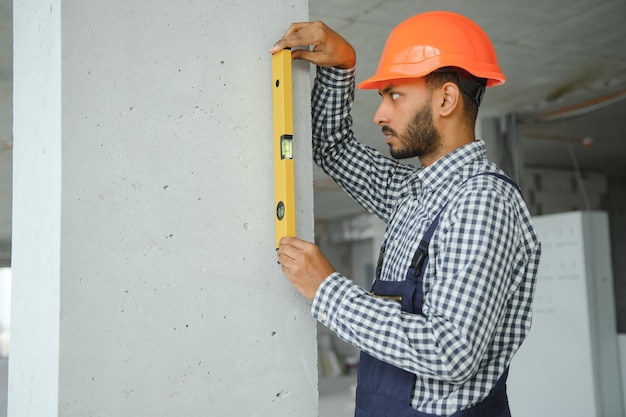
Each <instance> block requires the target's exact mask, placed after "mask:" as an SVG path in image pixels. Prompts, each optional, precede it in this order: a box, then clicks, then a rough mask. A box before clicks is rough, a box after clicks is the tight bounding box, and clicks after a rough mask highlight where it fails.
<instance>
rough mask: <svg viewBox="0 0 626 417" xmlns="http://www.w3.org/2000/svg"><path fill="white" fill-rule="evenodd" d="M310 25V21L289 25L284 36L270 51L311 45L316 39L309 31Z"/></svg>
mask: <svg viewBox="0 0 626 417" xmlns="http://www.w3.org/2000/svg"><path fill="white" fill-rule="evenodd" d="M310 25H311V23H310V22H301V23H293V24H292V25H291V26H289V29H287V31H286V32H285V33H284V35H283V37H282V38H281V39H280V40H278V41H277V42H276V43H275V44H274V45H273V46H272V48H271V49H270V52H271V53H276V52H278V51H280V50H282V49H285V48H297V47H301V46H309V45H311V44H312V43H313V42H314V39H313V37H312V36H310V35H309V31H307V30H306V29H307V28H308V27H309V26H310Z"/></svg>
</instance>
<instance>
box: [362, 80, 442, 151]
mask: <svg viewBox="0 0 626 417" xmlns="http://www.w3.org/2000/svg"><path fill="white" fill-rule="evenodd" d="M380 95H381V96H382V103H381V104H380V106H379V108H378V110H377V112H376V114H375V115H374V121H375V122H376V123H377V124H378V125H381V126H382V131H383V134H384V135H385V142H386V143H387V144H388V145H389V152H390V153H391V156H392V157H394V158H396V159H406V158H412V157H415V156H417V157H419V158H422V157H424V156H428V155H432V154H434V153H435V152H436V151H437V149H438V148H439V147H440V142H441V141H440V137H439V132H438V131H437V129H436V127H435V125H434V123H433V113H432V107H431V106H432V92H430V91H429V90H428V89H427V88H426V86H425V85H424V81H423V79H419V80H404V81H396V82H394V83H393V84H389V85H387V86H386V87H385V88H383V89H382V90H380Z"/></svg>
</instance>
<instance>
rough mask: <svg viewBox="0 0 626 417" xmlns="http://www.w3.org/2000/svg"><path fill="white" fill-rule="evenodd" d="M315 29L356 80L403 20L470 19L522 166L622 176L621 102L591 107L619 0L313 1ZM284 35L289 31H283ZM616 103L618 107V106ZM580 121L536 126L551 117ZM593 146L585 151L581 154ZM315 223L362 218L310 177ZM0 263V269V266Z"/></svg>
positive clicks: (3, 227)
mask: <svg viewBox="0 0 626 417" xmlns="http://www.w3.org/2000/svg"><path fill="white" fill-rule="evenodd" d="M309 4H310V14H311V19H312V20H317V19H320V20H323V21H325V22H326V23H327V24H328V25H329V26H331V27H333V28H334V29H335V30H336V31H338V32H339V33H340V34H342V35H343V36H344V37H345V38H346V39H347V40H348V41H349V42H351V43H352V44H353V46H354V47H355V49H356V52H357V68H358V70H357V80H358V81H359V80H362V79H364V78H366V77H367V76H369V75H371V74H372V73H373V72H374V70H375V67H376V64H377V62H378V57H379V54H380V52H381V50H382V47H383V44H384V42H385V39H386V38H387V35H388V34H389V31H390V30H391V29H392V28H393V27H395V26H396V25H397V24H398V23H399V22H401V21H402V20H403V19H405V18H407V17H409V16H412V15H414V14H417V13H420V12H423V11H427V10H432V9H434V8H437V9H443V10H452V11H456V12H459V13H461V14H464V15H466V16H468V17H470V18H471V19H473V20H475V21H476V22H477V23H478V24H479V25H480V26H482V27H483V29H484V30H485V31H486V32H487V34H488V35H489V36H490V38H491V39H492V41H493V43H494V46H495V49H496V52H497V54H498V60H499V62H500V66H501V68H502V70H503V72H504V73H505V74H506V76H507V83H506V84H505V85H503V86H501V87H497V88H493V89H489V90H488V91H487V94H486V95H485V99H484V102H483V105H482V106H481V115H482V117H484V116H488V117H489V116H494V117H497V116H504V115H507V114H517V115H519V116H520V120H522V121H525V122H526V123H522V124H520V138H521V151H522V158H523V160H524V162H525V163H526V164H529V165H536V166H548V167H558V168H568V169H571V168H572V167H573V163H574V162H573V159H572V153H573V154H574V155H575V158H576V162H577V164H578V166H579V167H580V168H581V169H583V170H594V171H600V172H605V173H607V174H610V175H626V171H625V170H624V168H623V161H626V124H625V123H623V121H622V119H623V118H624V116H625V115H626V99H621V100H620V99H617V100H616V101H615V102H614V103H613V104H610V105H606V106H604V107H603V108H601V109H598V110H595V111H591V110H592V109H593V107H592V106H591V105H590V103H591V101H590V100H596V101H599V102H600V103H601V104H602V105H605V104H607V103H610V101H609V100H607V99H606V97H607V96H609V95H610V94H616V93H618V94H619V93H623V92H625V91H626V24H624V21H625V20H626V1H624V0H604V1H602V2H598V1H592V0H550V1H545V0H524V1H523V2H521V1H517V0H500V1H497V2H496V1H493V0H468V1H459V0H454V1H451V0H439V1H436V2H435V1H432V0H431V1H426V0H405V1H402V0H310V2H309ZM285 29H286V28H285ZM11 31H12V2H11V0H0V265H2V263H3V262H5V263H6V262H7V260H8V255H9V250H8V247H9V245H10V236H11V170H12V167H11V155H12V152H11V149H10V148H11V143H12V135H11V131H12V127H11V126H12V115H11V103H12V35H11ZM625 96H626V94H622V95H621V96H620V97H618V98H624V97H625ZM377 104H378V95H377V94H376V93H375V92H372V91H357V94H356V98H355V104H354V110H353V118H354V131H355V134H356V135H357V138H359V140H360V141H362V142H363V143H365V144H367V145H370V146H372V147H375V148H378V149H380V150H381V151H383V152H387V149H386V145H384V141H383V138H382V135H381V133H380V129H378V128H377V127H375V125H374V124H373V122H372V115H373V114H374V111H375V109H376V106H377ZM572 106H574V108H577V107H580V108H581V109H582V112H583V113H585V115H583V116H579V117H576V118H569V119H562V120H557V121H552V122H542V123H537V122H536V119H538V118H540V117H543V116H546V115H549V114H551V113H552V112H560V113H563V112H564V111H565V110H567V111H566V112H565V114H570V115H571V114H573V113H572V112H571V111H570V110H571V109H570V108H571V107H572ZM583 138H592V139H593V145H592V146H583V144H582V143H581V142H582V139H583ZM315 201H316V202H315V213H316V217H317V218H320V219H328V218H334V217H341V216H346V215H350V214H355V213H359V212H361V210H360V209H359V208H358V207H356V206H355V205H354V204H353V203H352V202H351V201H350V200H349V199H348V198H347V197H346V196H345V195H344V194H343V193H342V192H340V191H339V190H338V189H337V188H336V187H335V186H334V184H333V183H332V182H331V181H330V180H329V179H328V178H326V177H325V176H324V175H323V174H321V173H320V172H319V171H316V172H315ZM3 259H4V261H3Z"/></svg>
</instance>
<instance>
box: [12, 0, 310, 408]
mask: <svg viewBox="0 0 626 417" xmlns="http://www.w3.org/2000/svg"><path fill="white" fill-rule="evenodd" d="M14 13H15V51H16V52H15V53H16V55H15V72H14V73H15V75H14V76H15V106H14V120H15V129H14V130H15V151H14V153H15V161H14V162H15V176H14V189H15V193H14V211H13V212H14V213H15V216H14V240H13V310H12V326H11V329H12V339H11V358H10V366H9V374H10V375H9V381H10V383H9V408H8V415H9V416H11V417H18V416H19V417H26V416H42V417H43V416H57V415H59V416H86V415H98V416H115V417H123V416H137V415H145V416H148V415H149V416H172V415H185V416H200V415H202V416H206V415H214V416H220V417H224V416H238V417H239V416H244V415H246V416H286V415H298V416H315V415H317V411H316V410H317V388H316V387H317V369H316V350H315V323H314V321H313V320H312V319H311V318H310V314H309V311H308V310H309V305H308V303H306V302H305V301H304V300H303V299H302V298H301V297H300V296H299V295H298V294H297V293H296V292H295V291H294V290H293V289H292V288H291V286H290V285H289V284H288V282H287V280H286V279H285V278H284V277H283V275H282V273H281V271H280V268H279V266H278V265H277V264H276V259H275V248H274V220H273V219H274V208H273V168H272V163H273V159H272V131H271V120H272V106H271V65H270V62H271V60H270V55H269V54H268V53H267V50H268V49H269V47H270V46H271V45H272V43H273V42H274V41H275V40H276V39H278V38H279V37H280V35H281V34H282V33H283V31H284V30H285V29H286V27H287V25H288V23H289V22H291V21H294V20H304V19H306V18H307V4H306V2H304V1H301V2H295V3H294V2H289V3H287V2H281V1H275V0H263V1H252V0H247V1H241V0H240V1H231V2H222V1H217V0H213V1H204V0H192V1H187V2H168V1H165V0H156V1H155V0H150V1H134V2H127V1H122V0H113V1H108V2H100V1H95V0H87V1H86V0H80V1H79V0H73V1H63V2H61V1H60V0H54V1H52V2H43V1H25V0H24V1H16V2H15V4H14ZM308 69H309V68H308V65H303V64H298V65H296V67H295V68H294V85H295V87H294V102H295V119H296V125H295V143H294V147H295V152H296V167H297V168H296V170H297V172H296V193H297V201H296V204H297V207H298V233H299V235H300V236H301V237H303V238H308V239H312V237H313V213H312V207H313V204H312V187H311V184H312V175H311V162H310V145H309V140H308V137H309V136H310V131H309V123H310V119H309V111H310V110H309V109H310V105H309V100H308V97H309V72H308Z"/></svg>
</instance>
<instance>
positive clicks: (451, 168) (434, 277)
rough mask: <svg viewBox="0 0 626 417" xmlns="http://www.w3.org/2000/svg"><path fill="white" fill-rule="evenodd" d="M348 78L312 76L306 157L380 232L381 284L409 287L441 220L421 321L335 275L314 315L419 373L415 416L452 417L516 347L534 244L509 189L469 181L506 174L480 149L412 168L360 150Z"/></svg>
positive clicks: (498, 182)
mask: <svg viewBox="0 0 626 417" xmlns="http://www.w3.org/2000/svg"><path fill="white" fill-rule="evenodd" d="M354 74H355V72H354V70H353V69H352V70H339V69H335V68H318V69H317V77H316V80H315V85H314V89H313V103H312V106H313V109H312V112H313V149H314V157H315V162H316V163H317V164H318V165H319V166H320V167H321V168H322V169H323V170H324V171H325V172H326V173H327V174H328V175H330V176H331V177H332V178H333V179H334V180H335V181H336V182H337V183H338V184H339V185H340V186H341V187H342V188H343V189H344V190H346V191H347V192H348V193H349V194H350V195H351V196H352V197H353V198H354V199H355V200H356V201H357V202H359V203H360V204H361V205H362V206H363V207H365V208H366V209H367V210H368V211H370V212H371V213H373V214H375V215H376V216H378V217H380V218H381V219H382V220H383V221H385V222H386V223H387V230H386V233H385V238H384V242H383V245H384V246H385V257H384V261H383V265H382V271H381V276H380V279H381V280H389V281H401V280H404V279H405V277H406V272H407V269H408V267H409V264H410V262H411V259H412V257H413V254H414V253H415V250H416V248H417V245H418V243H419V241H420V239H421V237H422V235H423V234H424V232H425V230H426V229H427V228H428V226H429V224H430V223H431V222H432V220H433V219H434V217H435V216H436V215H437V213H438V212H439V211H440V210H441V209H442V208H443V212H442V215H441V220H440V223H439V226H438V228H437V230H436V231H435V234H434V235H433V237H432V240H431V243H430V248H429V262H428V264H427V268H426V271H425V274H424V282H423V289H424V306H423V314H424V315H418V314H409V313H405V312H402V311H401V310H400V305H399V303H397V302H393V301H389V300H384V299H380V298H374V297H373V296H371V295H370V294H369V293H368V291H366V290H364V289H362V288H360V287H359V286H357V285H356V284H354V283H353V282H352V281H350V280H349V279H348V278H346V277H344V276H343V275H342V274H340V273H338V272H336V273H333V274H332V275H330V276H329V277H327V278H326V280H325V281H324V282H323V283H322V285H321V286H320V288H319V289H318V291H317V294H316V296H315V299H314V301H313V305H312V314H313V316H314V317H315V318H316V319H317V320H319V321H320V322H322V323H323V324H324V325H325V326H327V327H329V328H330V329H332V330H333V331H334V332H335V333H336V334H337V335H338V336H339V337H340V338H341V339H343V340H345V341H346V342H348V343H350V344H352V345H354V346H356V347H358V348H360V349H361V350H363V351H365V352H367V353H369V354H370V355H372V356H374V357H376V358H378V359H380V360H383V361H385V362H388V363H391V364H393V365H395V366H397V367H400V368H402V369H405V370H407V371H409V372H411V373H413V374H415V375H416V376H417V381H416V385H415V390H414V392H413V395H412V398H411V405H412V406H413V407H414V408H415V409H417V410H419V411H422V412H426V413H432V414H437V415H450V414H452V413H453V412H455V411H457V410H460V409H463V408H467V407H469V406H470V405H472V404H475V403H477V402H479V401H481V400H482V399H483V398H485V397H486V396H487V394H488V393H489V391H490V390H491V388H492V387H493V386H494V385H495V383H496V382H497V380H498V379H499V378H500V376H501V375H502V374H503V373H504V371H505V370H506V368H507V367H508V365H509V363H510V361H511V358H512V356H513V354H514V353H515V352H516V351H517V349H518V348H519V346H520V345H521V343H522V341H523V340H524V338H525V336H526V334H527V332H528V330H529V328H530V324H531V304H532V299H533V294H534V288H535V276H536V273H537V267H538V263H539V255H540V244H539V241H538V239H537V236H536V234H535V231H534V229H533V225H532V221H531V218H530V214H529V213H528V210H527V208H526V204H525V203H524V200H523V198H522V197H521V195H520V193H519V192H518V190H517V189H516V188H515V187H513V186H512V185H511V184H509V183H508V182H506V181H503V180H502V179H499V178H497V177H495V176H493V175H480V176H478V177H474V178H472V179H469V178H470V177H472V176H473V175H475V174H478V173H481V172H486V171H489V172H499V173H501V172H502V171H500V170H499V169H498V168H497V167H496V166H495V165H494V164H493V163H491V162H489V161H487V158H486V150H485V146H484V143H483V142H481V141H476V142H473V143H470V144H467V145H465V146H463V147H461V148H459V149H456V150H455V151H453V152H451V153H449V154H447V155H445V156H444V157H442V158H440V159H439V160H437V161H436V162H435V163H433V164H432V165H430V166H428V167H426V168H419V169H416V168H414V167H410V166H407V165H403V164H400V163H398V162H397V161H394V160H392V159H389V158H386V157H384V156H383V155H381V154H380V153H379V152H377V151H376V150H374V149H371V148H368V147H366V146H363V145H361V144H359V143H358V142H356V140H355V139H354V136H353V133H352V131H351V124H352V120H351V118H350V116H349V111H350V108H351V105H352V101H353V99H354V98H353V97H354ZM381 138H382V136H381ZM468 179H469V181H467V180H468ZM465 181H467V182H465ZM464 182H465V183H464ZM446 203H447V205H446Z"/></svg>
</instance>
